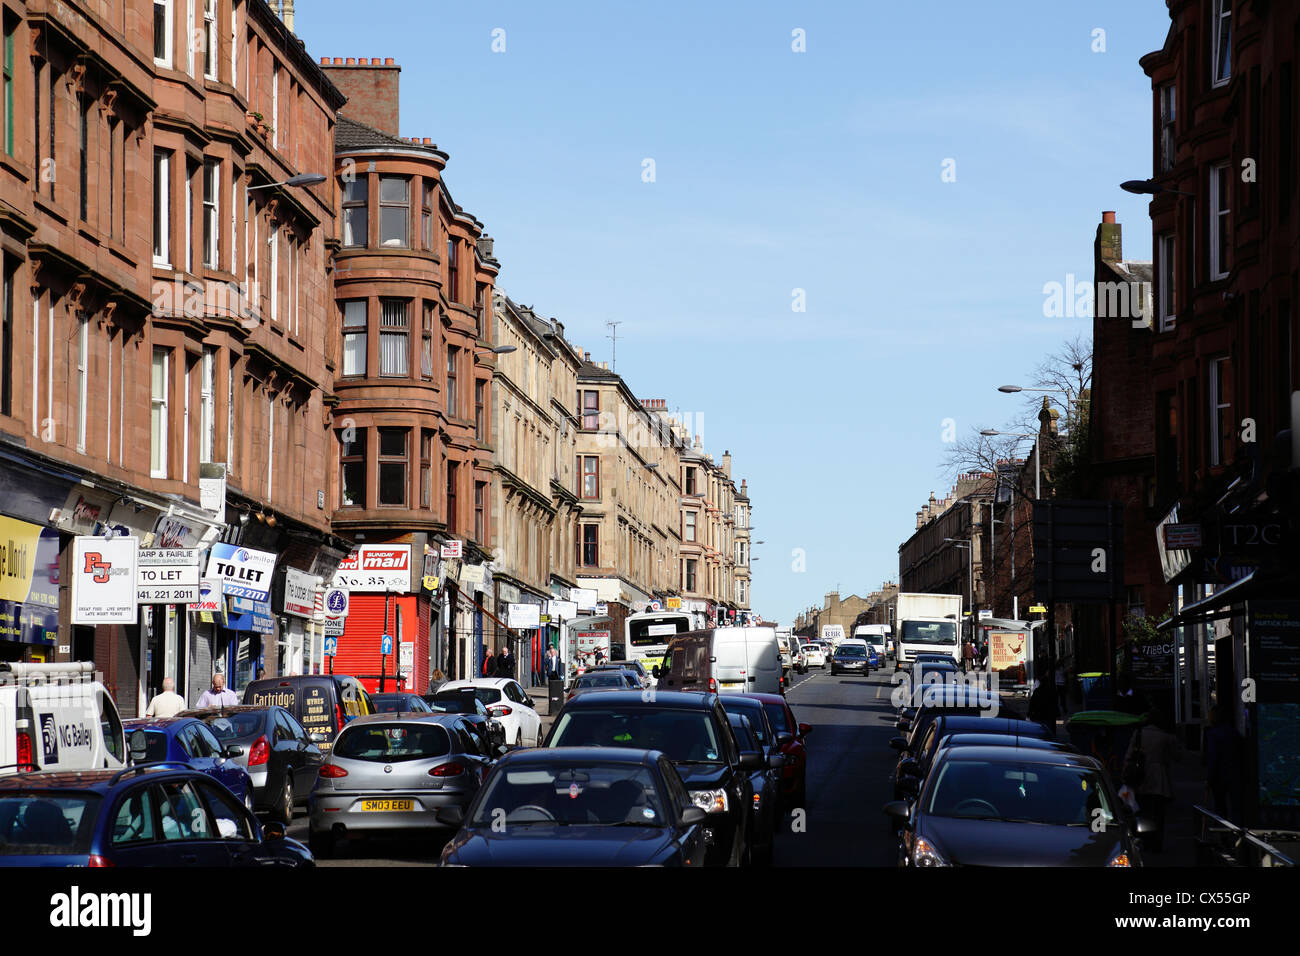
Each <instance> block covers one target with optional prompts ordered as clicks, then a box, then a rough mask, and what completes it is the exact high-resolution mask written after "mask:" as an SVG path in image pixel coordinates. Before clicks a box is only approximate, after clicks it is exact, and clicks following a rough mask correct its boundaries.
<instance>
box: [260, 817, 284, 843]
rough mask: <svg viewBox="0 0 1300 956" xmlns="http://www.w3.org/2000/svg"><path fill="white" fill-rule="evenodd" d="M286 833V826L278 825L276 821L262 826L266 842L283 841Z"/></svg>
mask: <svg viewBox="0 0 1300 956" xmlns="http://www.w3.org/2000/svg"><path fill="white" fill-rule="evenodd" d="M284 832H285V831H284V824H283V823H277V822H276V821H274V820H271V821H269V822H267V823H264V824H263V825H262V839H263V841H264V842H265V841H268V840H283V839H284Z"/></svg>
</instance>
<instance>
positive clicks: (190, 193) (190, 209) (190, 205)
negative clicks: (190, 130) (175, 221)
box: [185, 159, 275, 311]
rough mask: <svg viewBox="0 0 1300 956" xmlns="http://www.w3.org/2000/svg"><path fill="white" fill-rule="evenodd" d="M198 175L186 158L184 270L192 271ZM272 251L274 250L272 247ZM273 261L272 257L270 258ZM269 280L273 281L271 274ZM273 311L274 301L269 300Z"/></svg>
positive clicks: (196, 168) (195, 168)
mask: <svg viewBox="0 0 1300 956" xmlns="http://www.w3.org/2000/svg"><path fill="white" fill-rule="evenodd" d="M196 175H198V164H197V163H192V162H190V161H189V160H188V159H187V160H186V161H185V271H186V272H193V271H194V177H195V176H196ZM271 251H272V253H274V252H275V249H274V247H273V248H272V250H271ZM271 261H272V262H274V261H275V259H274V258H272V260H271ZM271 281H272V282H274V281H275V276H274V274H272V276H271ZM271 306H272V311H274V307H275V301H274V300H272V301H271Z"/></svg>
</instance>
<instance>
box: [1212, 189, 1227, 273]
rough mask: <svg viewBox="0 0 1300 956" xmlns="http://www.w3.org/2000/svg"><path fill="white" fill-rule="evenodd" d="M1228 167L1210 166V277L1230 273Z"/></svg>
mask: <svg viewBox="0 0 1300 956" xmlns="http://www.w3.org/2000/svg"><path fill="white" fill-rule="evenodd" d="M1229 181H1230V177H1229V176H1228V167H1227V166H1226V165H1223V166H1211V167H1210V279H1211V280H1213V279H1222V278H1224V277H1225V276H1227V274H1228V265H1229V257H1228V244H1229V242H1230V241H1231V237H1230V236H1229V224H1228V214H1229V212H1230V211H1231V209H1230V206H1229V202H1230V199H1231V197H1230V196H1229V194H1228V183H1229Z"/></svg>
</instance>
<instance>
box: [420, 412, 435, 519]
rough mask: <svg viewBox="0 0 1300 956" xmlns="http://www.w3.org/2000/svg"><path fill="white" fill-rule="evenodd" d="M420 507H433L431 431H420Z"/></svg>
mask: <svg viewBox="0 0 1300 956" xmlns="http://www.w3.org/2000/svg"><path fill="white" fill-rule="evenodd" d="M420 507H421V508H432V507H433V432H431V431H429V430H428V429H424V430H422V431H421V432H420Z"/></svg>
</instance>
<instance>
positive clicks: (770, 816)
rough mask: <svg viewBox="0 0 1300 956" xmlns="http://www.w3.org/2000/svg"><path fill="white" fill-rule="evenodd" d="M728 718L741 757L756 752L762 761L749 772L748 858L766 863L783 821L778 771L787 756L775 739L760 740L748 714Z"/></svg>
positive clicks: (755, 861)
mask: <svg viewBox="0 0 1300 956" xmlns="http://www.w3.org/2000/svg"><path fill="white" fill-rule="evenodd" d="M727 719H728V720H729V721H730V723H731V732H732V733H733V734H734V735H735V737H736V744H737V745H738V746H739V747H740V753H741V756H745V755H746V754H757V755H758V757H759V760H760V763H759V765H758V766H757V767H755V768H754V769H753V770H751V771H750V772H749V786H750V790H751V791H752V799H753V802H752V803H751V805H750V811H751V816H750V819H749V828H750V829H749V832H750V840H751V844H750V850H749V859H750V862H751V863H754V864H757V865H759V866H767V865H769V864H770V863H771V862H772V850H773V848H774V846H775V843H776V829H777V827H778V826H779V825H780V823H781V815H780V808H779V804H780V796H779V790H778V787H777V774H779V773H780V771H781V768H782V767H783V766H785V757H783V756H781V754H780V753H779V752H777V750H776V746H775V744H776V742H775V741H774V740H770V742H769V744H767V745H765V744H763V743H762V742H761V741H760V740H759V738H758V735H757V734H756V733H755V732H754V726H753V724H751V723H750V721H749V715H748V714H740V713H733V714H728V715H727Z"/></svg>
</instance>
